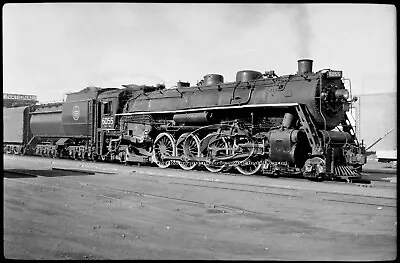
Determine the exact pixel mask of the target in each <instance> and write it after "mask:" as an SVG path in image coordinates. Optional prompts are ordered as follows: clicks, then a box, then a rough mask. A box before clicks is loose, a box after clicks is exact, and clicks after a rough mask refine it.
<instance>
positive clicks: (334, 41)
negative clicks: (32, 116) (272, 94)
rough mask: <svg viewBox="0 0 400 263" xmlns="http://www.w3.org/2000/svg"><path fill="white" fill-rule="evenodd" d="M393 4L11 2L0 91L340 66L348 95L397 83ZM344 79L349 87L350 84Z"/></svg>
mask: <svg viewBox="0 0 400 263" xmlns="http://www.w3.org/2000/svg"><path fill="white" fill-rule="evenodd" d="M396 30H397V28H396V8H395V6H394V5H380V4H211V3H208V4H200V3H197V4H196V3H192V4H184V3H175V4H173V3H98V4H96V3H86V4H83V3H36V4H33V3H22V4H21V3H16V4H14V3H9V4H5V5H3V93H18V94H32V95H37V96H38V100H39V101H41V102H49V101H59V100H62V99H63V97H64V96H65V94H66V93H68V92H74V91H79V90H81V89H84V88H85V87H87V86H99V87H121V85H122V84H130V83H135V84H147V85H155V84H157V83H165V85H166V86H167V87H172V86H174V85H176V82H177V81H187V82H190V83H191V85H195V84H196V83H197V81H199V80H201V79H202V78H203V76H204V75H206V74H210V73H216V74H221V75H223V76H224V80H225V82H231V81H235V77H236V72H237V71H239V70H244V69H251V70H257V71H261V72H264V71H267V70H275V72H276V74H278V75H285V74H294V73H296V71H297V60H299V59H302V58H308V59H313V60H314V64H313V71H318V70H320V69H324V68H331V69H337V70H342V71H343V75H344V77H346V78H348V79H350V81H351V89H352V93H353V94H368V93H369V94H370V93H386V92H397V86H396V84H397V83H396V81H397V68H396V67H397V63H396V62H397V61H396V57H397V49H396V47H397V45H396ZM348 88H349V87H348Z"/></svg>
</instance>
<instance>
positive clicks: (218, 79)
mask: <svg viewBox="0 0 400 263" xmlns="http://www.w3.org/2000/svg"><path fill="white" fill-rule="evenodd" d="M220 83H224V77H223V76H222V75H219V74H208V75H205V76H204V84H203V85H205V86H207V85H215V84H220Z"/></svg>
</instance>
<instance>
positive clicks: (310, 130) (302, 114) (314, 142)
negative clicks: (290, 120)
mask: <svg viewBox="0 0 400 263" xmlns="http://www.w3.org/2000/svg"><path fill="white" fill-rule="evenodd" d="M296 112H297V115H298V116H299V118H300V122H301V125H302V126H303V130H304V131H305V132H306V135H307V138H308V141H309V143H310V146H311V149H312V152H311V154H312V155H321V154H323V150H322V145H321V140H320V139H319V138H318V135H317V129H316V127H315V125H314V122H313V121H312V119H311V114H310V112H309V110H308V108H307V107H306V106H305V105H302V104H299V105H297V106H296Z"/></svg>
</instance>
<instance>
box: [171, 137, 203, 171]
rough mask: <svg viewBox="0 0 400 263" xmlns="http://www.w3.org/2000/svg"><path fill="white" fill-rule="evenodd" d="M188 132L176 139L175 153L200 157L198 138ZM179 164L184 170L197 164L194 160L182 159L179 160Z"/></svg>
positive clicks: (187, 156) (190, 168) (188, 156)
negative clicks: (181, 160)
mask: <svg viewBox="0 0 400 263" xmlns="http://www.w3.org/2000/svg"><path fill="white" fill-rule="evenodd" d="M188 135H189V133H184V134H182V135H181V136H180V137H179V139H178V142H179V143H178V144H177V145H176V155H177V156H186V158H190V157H193V156H194V157H200V156H201V153H200V139H199V138H198V137H197V136H196V135H193V134H190V135H189V137H188ZM179 166H180V167H181V168H182V169H184V170H192V169H193V168H195V167H196V166H197V163H196V162H191V163H190V162H188V161H183V162H179Z"/></svg>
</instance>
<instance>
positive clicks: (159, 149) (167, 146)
mask: <svg viewBox="0 0 400 263" xmlns="http://www.w3.org/2000/svg"><path fill="white" fill-rule="evenodd" d="M175 155H176V146H175V139H174V137H172V135H171V134H169V133H166V132H163V133H160V134H159V135H158V136H157V138H156V139H155V141H154V144H153V153H152V159H153V162H155V163H156V164H157V165H158V167H160V168H167V167H169V166H170V165H171V161H165V160H164V156H175Z"/></svg>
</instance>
